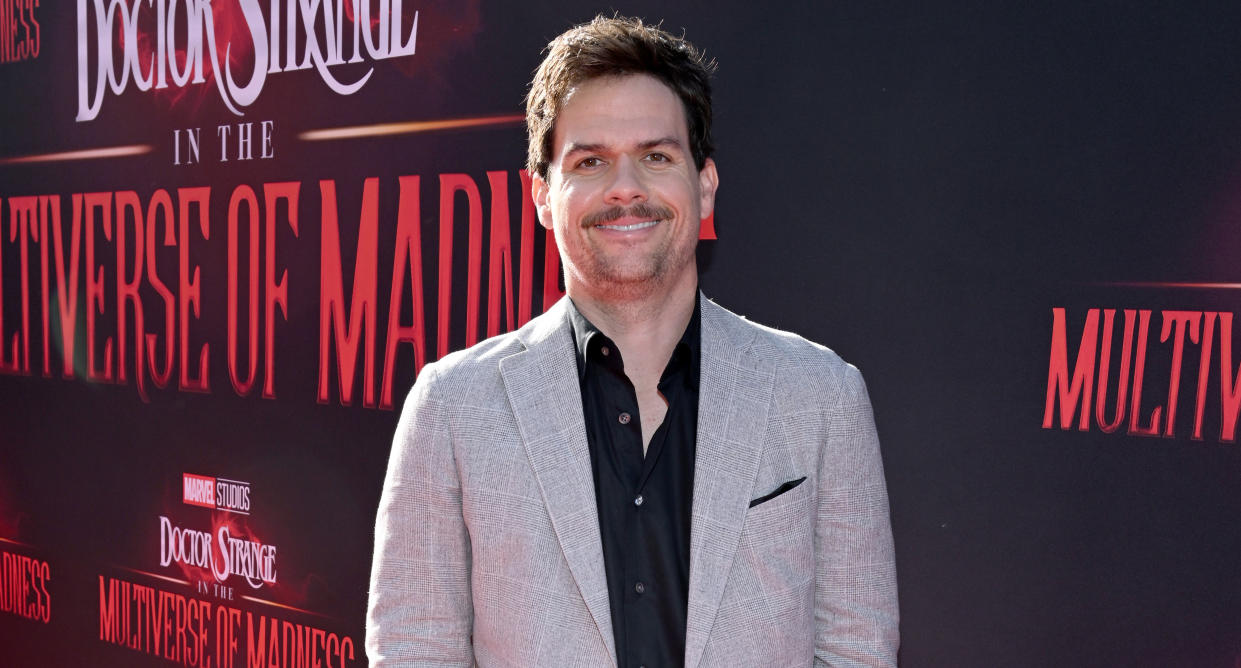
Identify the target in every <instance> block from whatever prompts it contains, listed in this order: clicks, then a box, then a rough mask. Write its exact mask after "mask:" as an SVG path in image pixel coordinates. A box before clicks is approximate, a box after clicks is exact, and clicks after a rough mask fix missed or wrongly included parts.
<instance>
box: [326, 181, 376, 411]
mask: <svg viewBox="0 0 1241 668" xmlns="http://www.w3.org/2000/svg"><path fill="white" fill-rule="evenodd" d="M319 190H320V194H321V199H322V211H323V234H322V240H321V243H320V254H319V259H320V280H319V395H318V401H319V403H327V402H328V375H329V367H328V357H329V355H328V348H329V345H330V342H331V338H332V334H333V333H335V342H336V373H337V375H338V380H339V382H340V402H341V403H342V404H344V405H345V406H349V405H351V404H352V403H353V381H354V376H355V375H356V373H355V369H356V367H357V361H358V345H359V343H360V342H361V340H362V337H361V334H362V330H365V331H366V345H365V346H364V347H365V349H366V352H365V362H364V371H363V376H364V380H363V383H364V385H365V387H364V389H363V399H362V401H363V404H364V405H365V406H367V407H368V408H373V407H374V406H375V371H374V360H375V292H376V282H377V278H376V273H377V271H378V264H377V262H376V247H377V243H378V228H379V179H378V178H375V177H372V178H369V179H366V182H365V183H364V184H363V186H362V212H361V215H360V217H359V220H358V248H357V258H356V260H355V263H354V269H353V298H352V299H351V300H350V308H349V317H348V319H346V318H345V308H344V300H345V296H344V286H343V284H342V276H341V274H342V271H341V256H340V228H339V225H338V224H337V220H336V182H335V181H330V180H324V181H320V182H319ZM333 325H334V326H333Z"/></svg>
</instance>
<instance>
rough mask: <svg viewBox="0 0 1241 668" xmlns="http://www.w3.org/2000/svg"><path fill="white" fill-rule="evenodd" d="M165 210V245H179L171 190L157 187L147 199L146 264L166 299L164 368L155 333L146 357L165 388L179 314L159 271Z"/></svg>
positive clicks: (150, 336) (151, 280)
mask: <svg viewBox="0 0 1241 668" xmlns="http://www.w3.org/2000/svg"><path fill="white" fill-rule="evenodd" d="M161 211H162V212H163V214H164V215H163V220H164V241H163V244H164V247H165V248H168V247H170V246H175V245H177V239H176V236H175V232H174V226H173V218H172V198H171V197H170V196H169V195H168V191H167V190H164V189H162V188H161V189H159V190H156V191H155V193H154V194H152V195H151V201H150V202H148V203H147V218H146V224H147V226H148V230H147V235H146V257H147V261H146V265H147V282H148V283H150V284H151V287H153V288H154V289H155V292H156V294H158V295H159V297H160V299H162V300H163V302H164V368H163V370H161V369H160V368H159V365H158V364H157V363H156V355H155V348H156V341H157V340H158V338H159V337H158V336H156V335H155V334H154V333H151V334H147V335H146V358H147V360H148V361H149V362H150V368H151V381H152V382H154V383H155V386H156V387H158V388H160V389H163V388H165V387H168V382H169V381H170V380H172V362H173V354H172V351H173V346H174V343H173V341H174V339H173V336H174V334H175V327H176V316H175V315H174V312H173V309H174V303H173V302H174V300H173V297H172V291H171V290H169V289H168V286H167V284H165V283H164V281H163V280H161V279H160V277H159V274H158V273H157V272H156V259H155V257H156V256H155V243H156V239H159V234H158V233H157V232H156V231H155V224H156V223H157V222H158V221H159V219H160V217H159V216H158V215H156V214H158V213H159V212H161ZM139 368H141V365H139Z"/></svg>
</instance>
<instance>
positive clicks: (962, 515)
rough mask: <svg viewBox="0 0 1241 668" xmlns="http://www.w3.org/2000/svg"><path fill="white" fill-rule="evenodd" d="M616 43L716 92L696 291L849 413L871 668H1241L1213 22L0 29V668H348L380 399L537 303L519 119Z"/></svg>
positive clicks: (1239, 223) (543, 254)
mask: <svg viewBox="0 0 1241 668" xmlns="http://www.w3.org/2000/svg"><path fill="white" fill-rule="evenodd" d="M1140 4H1143V3H1139V5H1140ZM614 11H619V12H621V13H623V14H626V15H638V16H643V17H646V18H647V19H649V20H652V21H659V20H662V21H663V25H664V27H665V28H669V29H671V30H673V31H675V32H678V33H679V32H681V31H682V30H683V31H684V32H685V34H686V35H687V36H688V37H689V39H691V40H692V41H694V42H695V43H696V44H698V45H699V46H701V47H703V48H704V49H705V50H706V51H707V53H708V54H709V55H710V56H711V57H713V58H714V59H715V60H716V61H717V62H718V63H719V71H718V75H717V77H716V80H715V86H716V94H715V106H716V118H717V125H716V137H717V139H718V143H719V151H718V154H717V156H716V159H717V162H718V165H719V171H720V180H721V187H720V193H719V199H718V204H717V208H716V212H715V216H714V218H713V219H709V220H706V221H704V225H703V230H702V240H701V242H700V250H699V264H700V268H701V271H702V276H701V285H702V288H703V290H704V291H705V292H706V294H707V295H708V296H710V297H712V298H715V299H716V300H717V301H719V302H720V303H722V304H724V305H725V306H727V307H729V308H731V309H732V310H734V311H737V312H740V313H742V314H745V315H747V316H748V317H750V318H751V319H754V320H757V321H760V322H763V323H766V324H770V325H773V326H776V327H780V328H783V329H791V330H794V331H797V332H799V333H801V334H803V335H805V336H807V337H808V338H811V339H814V340H816V341H819V342H822V343H824V344H826V345H828V346H830V347H832V348H834V349H835V350H836V351H837V352H839V353H840V354H841V355H842V356H843V357H844V358H845V359H846V360H848V361H850V362H852V363H854V364H856V365H857V366H859V367H860V368H861V369H862V371H863V373H864V374H865V376H866V378H867V382H868V386H869V389H870V394H871V397H872V400H873V402H874V409H875V414H876V419H877V423H878V426H879V432H880V436H881V440H882V442H883V451H884V463H885V469H886V473H887V480H888V485H889V490H890V495H891V504H892V522H893V528H894V532H895V538H896V546H897V563H898V569H899V580H900V594H901V613H902V651H901V662H902V665H904V666H1049V665H1063V666H1098V665H1126V666H1172V665H1175V666H1235V665H1239V664H1241V567H1239V566H1238V564H1241V453H1239V451H1238V448H1239V447H1241V446H1238V444H1237V431H1238V417H1239V416H1241V350H1238V351H1237V352H1234V344H1237V343H1241V332H1237V331H1234V313H1236V311H1237V310H1238V309H1239V308H1241V39H1239V36H1241V6H1237V5H1227V4H1223V5H1220V6H1216V7H1213V8H1206V7H1196V6H1191V5H1185V4H1173V3H1169V4H1168V5H1166V6H1161V7H1140V6H1135V5H1133V4H1132V3H1102V4H1098V5H1091V6H1084V5H1082V4H1081V3H1074V2H1063V1H1056V2H1051V3H1040V4H1037V6H1027V7H1020V6H1013V7H1001V6H993V5H992V4H988V3H962V4H959V5H941V6H938V7H912V6H910V7H877V6H871V5H869V3H829V2H824V3H800V2H794V3H750V2H734V1H731V0H730V1H726V2H685V3H678V4H676V5H669V4H667V3H659V2H637V1H635V2H630V3H623V4H620V5H607V4H597V3H596V4H592V3H583V2H573V1H569V0H544V1H540V2H526V3H509V2H494V1H488V2H482V1H480V0H361V1H359V0H322V1H320V0H315V1H313V2H310V1H308V0H214V1H213V2H210V1H208V0H66V1H64V2H49V1H48V0H0V665H5V666H62V665H63V666H70V665H97V666H147V665H150V666H161V665H171V664H182V665H187V666H223V667H227V666H247V667H255V666H323V667H327V666H331V667H347V666H363V665H366V657H365V652H364V649H363V618H364V614H365V607H366V589H367V583H368V582H367V581H368V576H369V569H370V564H371V548H372V541H373V536H372V529H373V520H374V513H375V508H376V505H377V503H378V498H379V492H380V486H381V483H382V479H383V474H384V470H385V466H386V462H387V456H388V450H389V446H390V441H391V436H392V431H393V429H394V427H395V424H396V420H397V415H398V411H399V408H400V406H401V402H402V400H403V398H404V396H405V393H406V392H407V391H408V389H409V387H410V386H411V385H412V384H413V381H414V379H415V377H416V375H417V373H418V371H419V369H420V368H422V366H423V365H424V364H426V363H428V362H431V361H434V360H436V359H438V358H440V357H441V356H443V355H445V354H446V353H448V352H450V351H453V350H457V349H460V348H463V347H465V346H468V345H470V344H472V343H475V342H477V341H480V340H482V339H484V338H486V337H488V336H492V335H495V334H497V333H501V332H505V331H509V330H511V329H514V328H515V327H518V326H520V325H521V324H523V323H525V322H526V321H527V320H529V319H530V318H531V317H532V316H534V315H537V314H539V313H541V312H543V310H544V309H546V308H547V307H549V306H550V305H551V304H552V303H554V302H555V300H557V299H558V298H560V297H561V295H562V291H563V287H562V285H563V284H562V282H561V279H560V267H559V257H558V254H557V251H556V248H555V243H554V241H552V240H551V239H550V238H549V236H548V234H547V232H546V231H545V230H544V229H543V228H542V227H541V226H539V225H538V223H537V221H536V219H535V216H534V210H533V205H532V203H531V200H530V194H529V176H528V175H527V174H526V173H525V171H524V170H523V168H522V167H523V165H524V161H525V134H524V127H523V124H522V114H523V111H524V109H523V105H522V97H523V95H524V93H525V89H526V85H527V82H528V81H529V78H530V75H531V73H532V71H533V69H534V67H535V66H536V65H537V63H538V61H539V59H540V52H541V50H542V48H543V47H544V45H546V43H547V42H548V40H550V39H551V38H552V37H554V36H555V35H556V34H558V33H559V32H561V31H562V30H564V29H565V28H567V27H569V26H570V25H572V24H574V23H577V22H581V21H584V20H588V19H590V18H591V17H592V16H594V15H595V14H596V13H605V14H611V13H612V12H614ZM1238 329H1241V324H1239V325H1238Z"/></svg>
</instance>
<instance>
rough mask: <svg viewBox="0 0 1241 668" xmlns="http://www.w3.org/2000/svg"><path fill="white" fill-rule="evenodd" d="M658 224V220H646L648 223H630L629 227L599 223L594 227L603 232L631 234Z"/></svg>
mask: <svg viewBox="0 0 1241 668" xmlns="http://www.w3.org/2000/svg"><path fill="white" fill-rule="evenodd" d="M658 224H659V221H658V220H648V221H644V222H641V223H632V224H630V225H613V224H607V223H600V224H599V225H597V226H596V227H599V228H602V229H605V230H616V231H617V232H633V231H635V230H644V229H646V228H648V227H655V226H656V225H658Z"/></svg>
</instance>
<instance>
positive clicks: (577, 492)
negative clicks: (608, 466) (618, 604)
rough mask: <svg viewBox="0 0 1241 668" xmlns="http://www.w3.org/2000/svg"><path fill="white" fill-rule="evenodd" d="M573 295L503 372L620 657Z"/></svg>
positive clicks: (535, 325)
mask: <svg viewBox="0 0 1241 668" xmlns="http://www.w3.org/2000/svg"><path fill="white" fill-rule="evenodd" d="M566 301H567V298H565V299H561V300H560V301H559V302H557V303H556V304H555V305H554V306H553V307H552V308H551V309H549V310H548V312H547V313H546V314H544V315H543V316H541V317H539V318H536V319H535V320H534V321H532V322H531V325H532V326H531V327H528V328H526V330H525V331H523V332H519V333H518V337H519V339H520V340H521V341H522V343H523V344H525V346H526V350H524V351H522V352H520V353H517V354H515V355H511V356H509V357H506V358H504V359H503V360H501V361H500V375H501V376H502V377H503V379H504V388H505V392H506V393H507V394H508V399H509V402H510V404H511V405H512V408H513V416H514V417H515V418H516V419H517V428H518V430H519V431H520V432H521V437H522V441H524V443H525V447H526V454H527V455H528V456H529V457H530V465H531V467H532V468H533V469H534V474H535V476H536V477H537V478H538V482H539V488H540V489H541V490H542V493H543V502H544V503H545V504H546V506H547V512H548V514H549V515H550V516H551V521H552V527H553V528H554V530H555V531H556V537H557V538H558V539H559V541H560V547H561V549H562V550H563V551H564V555H565V560H566V561H567V562H568V564H569V570H570V572H571V573H572V574H573V579H574V580H575V581H576V582H577V586H578V590H579V591H580V592H581V595H582V599H583V600H585V601H586V607H587V608H588V609H589V610H590V614H591V616H593V617H594V619H595V624H596V625H597V626H598V627H599V633H600V635H602V636H603V642H604V644H605V645H606V646H607V648H608V651H609V652H610V653H611V655H612V661H613V663H615V661H616V643H615V638H614V636H613V632H612V615H611V610H610V608H609V607H608V587H607V576H606V573H605V571H604V567H603V541H602V538H601V537H600V534H599V513H598V510H597V509H596V506H595V488H594V475H593V473H592V472H591V466H590V451H589V446H588V444H587V442H586V422H585V420H584V419H583V417H582V401H581V388H580V386H579V383H578V378H577V362H576V360H575V359H574V352H573V351H574V348H573V340H572V336H571V334H570V328H569V320H568V314H567V310H566Z"/></svg>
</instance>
